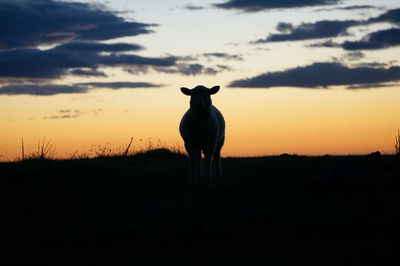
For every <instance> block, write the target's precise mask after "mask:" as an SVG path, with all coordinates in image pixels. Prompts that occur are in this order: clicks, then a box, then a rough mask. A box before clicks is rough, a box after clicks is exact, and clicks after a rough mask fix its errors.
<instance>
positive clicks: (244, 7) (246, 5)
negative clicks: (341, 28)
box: [214, 0, 340, 12]
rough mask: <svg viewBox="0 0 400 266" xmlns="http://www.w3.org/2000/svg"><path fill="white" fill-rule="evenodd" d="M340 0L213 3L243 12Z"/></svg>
mask: <svg viewBox="0 0 400 266" xmlns="http://www.w3.org/2000/svg"><path fill="white" fill-rule="evenodd" d="M339 2H340V0H307V1H304V0H284V1H278V0H229V1H226V2H224V3H220V4H214V6H215V7H218V8H222V9H239V10H241V11H244V12H258V11H263V10H268V9H276V8H300V7H310V6H321V5H334V4H337V3H339Z"/></svg>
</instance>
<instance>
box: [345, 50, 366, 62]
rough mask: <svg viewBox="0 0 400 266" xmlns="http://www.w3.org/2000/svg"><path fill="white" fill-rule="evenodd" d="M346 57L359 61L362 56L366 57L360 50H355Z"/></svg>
mask: <svg viewBox="0 0 400 266" xmlns="http://www.w3.org/2000/svg"><path fill="white" fill-rule="evenodd" d="M345 57H346V59H347V60H349V61H357V60H360V59H361V58H364V57H365V54H364V53H363V52H360V51H354V52H349V53H347V54H346V55H345Z"/></svg>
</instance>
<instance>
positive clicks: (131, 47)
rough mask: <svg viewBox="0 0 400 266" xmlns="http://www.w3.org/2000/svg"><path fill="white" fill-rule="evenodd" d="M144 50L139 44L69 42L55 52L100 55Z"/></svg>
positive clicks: (58, 47)
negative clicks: (102, 53) (101, 53)
mask: <svg viewBox="0 0 400 266" xmlns="http://www.w3.org/2000/svg"><path fill="white" fill-rule="evenodd" d="M142 49H144V48H143V46H140V45H138V44H129V43H112V44H107V43H96V42H80V41H74V42H68V43H65V44H62V45H59V46H57V47H56V48H55V49H54V50H55V51H64V52H73V53H100V52H110V53H111V52H112V53H116V52H130V51H139V50H142Z"/></svg>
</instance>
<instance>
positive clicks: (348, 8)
mask: <svg viewBox="0 0 400 266" xmlns="http://www.w3.org/2000/svg"><path fill="white" fill-rule="evenodd" d="M361 9H379V7H377V6H371V5H353V6H343V7H332V8H320V9H318V10H316V11H317V12H320V11H334V10H348V11H352V10H361Z"/></svg>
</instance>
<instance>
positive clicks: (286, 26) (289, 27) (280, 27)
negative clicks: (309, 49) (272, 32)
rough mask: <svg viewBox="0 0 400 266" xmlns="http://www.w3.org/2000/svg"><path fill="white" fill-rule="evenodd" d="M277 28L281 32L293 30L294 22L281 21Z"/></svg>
mask: <svg viewBox="0 0 400 266" xmlns="http://www.w3.org/2000/svg"><path fill="white" fill-rule="evenodd" d="M276 29H277V30H278V31H279V32H291V31H292V30H293V24H292V23H285V22H279V23H278V25H277V26H276Z"/></svg>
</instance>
